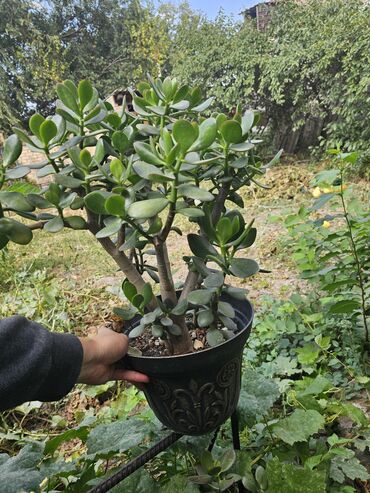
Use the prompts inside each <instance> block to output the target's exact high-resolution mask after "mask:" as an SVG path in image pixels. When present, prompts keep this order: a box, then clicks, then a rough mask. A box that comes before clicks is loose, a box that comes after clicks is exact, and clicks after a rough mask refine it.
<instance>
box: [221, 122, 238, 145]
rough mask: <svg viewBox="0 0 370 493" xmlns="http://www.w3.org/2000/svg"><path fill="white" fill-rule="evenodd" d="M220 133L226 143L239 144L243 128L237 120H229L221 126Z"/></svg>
mask: <svg viewBox="0 0 370 493" xmlns="http://www.w3.org/2000/svg"><path fill="white" fill-rule="evenodd" d="M220 133H221V135H222V137H223V138H224V140H225V142H226V144H237V143H238V142H240V141H241V139H242V128H241V126H240V124H239V123H238V122H237V121H235V120H227V121H226V122H223V123H222V125H221V127H220Z"/></svg>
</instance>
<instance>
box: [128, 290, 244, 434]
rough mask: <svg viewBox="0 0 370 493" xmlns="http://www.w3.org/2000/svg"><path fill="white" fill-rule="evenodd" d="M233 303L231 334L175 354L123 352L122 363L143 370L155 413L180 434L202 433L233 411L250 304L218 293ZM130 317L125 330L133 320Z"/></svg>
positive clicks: (148, 397)
mask: <svg viewBox="0 0 370 493" xmlns="http://www.w3.org/2000/svg"><path fill="white" fill-rule="evenodd" d="M222 300H224V301H227V302H229V303H230V304H231V305H232V306H233V307H234V309H235V314H236V317H235V319H234V322H235V323H236V324H237V326H238V333H237V334H236V335H235V337H233V338H232V339H229V340H228V341H226V342H224V343H222V344H220V345H218V346H215V347H212V348H209V349H205V350H203V351H199V352H196V353H191V354H184V355H179V356H163V357H161V358H157V357H149V356H126V357H125V358H124V364H125V366H126V367H129V368H131V369H133V370H137V371H140V372H142V373H145V374H146V375H148V376H149V378H150V383H148V384H146V385H145V389H144V392H145V396H146V398H147V400H148V403H149V405H150V407H151V408H152V410H153V411H154V413H155V415H156V416H157V418H158V419H159V420H160V421H161V422H162V423H163V424H164V425H165V426H167V427H168V428H170V429H171V430H173V431H176V432H178V433H182V434H185V435H203V434H205V433H208V432H210V431H213V430H215V429H216V428H218V427H219V426H220V425H221V424H222V423H224V422H225V421H226V419H227V418H229V417H230V416H231V414H232V413H233V412H234V410H235V408H236V406H237V403H238V400H239V393H240V382H241V366H242V353H243V348H244V345H245V343H246V341H247V339H248V337H249V334H250V331H251V327H252V320H253V308H252V305H251V304H250V303H249V301H247V300H244V301H240V300H236V299H234V298H231V297H230V296H226V295H225V296H222ZM137 323H138V319H136V320H135V319H134V320H132V321H131V326H130V325H129V326H127V327H126V329H127V332H128V331H129V330H130V328H131V329H132V328H133V327H135V325H137Z"/></svg>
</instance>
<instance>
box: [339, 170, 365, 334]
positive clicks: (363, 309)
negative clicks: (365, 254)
mask: <svg viewBox="0 0 370 493" xmlns="http://www.w3.org/2000/svg"><path fill="white" fill-rule="evenodd" d="M343 192H344V189H343V170H342V169H341V185H340V194H339V195H340V198H341V202H342V207H343V212H344V218H345V220H346V223H347V227H348V232H349V238H350V243H351V249H352V254H353V257H354V259H355V263H356V267H357V275H358V280H359V285H360V286H359V287H360V291H361V312H362V318H363V321H364V329H365V340H366V342H369V327H368V325H367V319H366V295H365V283H364V279H363V277H362V268H361V263H360V259H359V257H358V253H357V248H356V243H355V239H354V236H353V230H352V225H351V221H350V220H349V217H348V211H347V206H346V202H345V200H344V195H343Z"/></svg>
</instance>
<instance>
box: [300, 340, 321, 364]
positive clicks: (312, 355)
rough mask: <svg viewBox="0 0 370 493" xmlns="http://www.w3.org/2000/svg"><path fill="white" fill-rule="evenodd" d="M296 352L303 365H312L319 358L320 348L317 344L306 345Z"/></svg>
mask: <svg viewBox="0 0 370 493" xmlns="http://www.w3.org/2000/svg"><path fill="white" fill-rule="evenodd" d="M296 352H297V355H298V358H297V359H298V361H299V362H300V363H301V365H312V364H313V363H315V361H316V360H317V358H318V357H319V354H320V348H319V347H318V346H317V345H316V344H306V346H304V347H302V348H297V349H296Z"/></svg>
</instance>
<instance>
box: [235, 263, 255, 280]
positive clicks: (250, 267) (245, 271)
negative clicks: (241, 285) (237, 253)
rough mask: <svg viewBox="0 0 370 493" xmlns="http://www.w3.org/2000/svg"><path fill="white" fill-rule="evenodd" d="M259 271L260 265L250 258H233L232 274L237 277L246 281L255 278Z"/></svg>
mask: <svg viewBox="0 0 370 493" xmlns="http://www.w3.org/2000/svg"><path fill="white" fill-rule="evenodd" d="M258 271H259V265H258V264H257V262H256V261H255V260H252V259H248V258H233V259H232V260H231V262H230V272H231V273H232V274H233V275H234V276H236V277H240V278H241V279H244V278H246V277H249V276H253V275H254V274H256V273H257V272H258Z"/></svg>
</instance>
